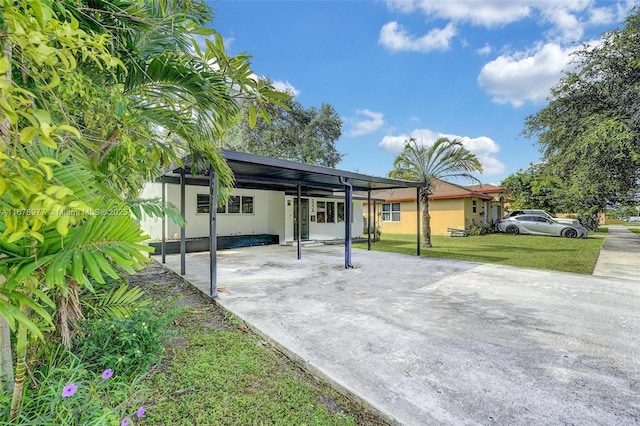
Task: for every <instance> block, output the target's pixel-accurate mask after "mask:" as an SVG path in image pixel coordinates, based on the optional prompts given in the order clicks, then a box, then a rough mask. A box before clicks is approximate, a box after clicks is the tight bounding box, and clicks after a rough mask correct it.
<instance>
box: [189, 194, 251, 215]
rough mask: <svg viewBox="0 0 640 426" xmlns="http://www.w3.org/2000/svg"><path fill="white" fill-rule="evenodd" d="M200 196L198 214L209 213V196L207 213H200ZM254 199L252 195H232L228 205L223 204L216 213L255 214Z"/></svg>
mask: <svg viewBox="0 0 640 426" xmlns="http://www.w3.org/2000/svg"><path fill="white" fill-rule="evenodd" d="M200 196H204V195H203V194H198V211H197V212H198V213H209V204H208V203H209V196H208V195H207V196H206V197H207V211H206V212H201V211H200ZM253 205H254V198H253V196H252V195H232V196H230V197H229V199H228V200H227V204H223V205H221V206H218V207H217V208H216V213H222V214H253V213H254V207H253Z"/></svg>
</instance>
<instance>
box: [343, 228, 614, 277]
mask: <svg viewBox="0 0 640 426" xmlns="http://www.w3.org/2000/svg"><path fill="white" fill-rule="evenodd" d="M603 237H604V234H599V233H595V234H591V235H589V237H588V238H585V239H575V240H574V239H569V238H559V237H540V236H534V235H507V234H489V235H482V236H471V237H449V236H439V235H436V236H432V237H431V242H432V244H433V248H430V249H425V248H423V249H422V256H425V257H435V258H441V259H457V260H468V261H472V262H483V263H496V264H500V265H510V266H521V267H525V268H536V269H550V270H554V271H564V272H576V273H580V274H591V273H592V272H593V268H594V267H595V265H596V261H597V260H598V255H599V253H600V249H601V248H602V244H603V243H604V238H603ZM354 247H358V248H365V249H366V248H367V244H366V243H363V244H354ZM372 249H373V250H379V251H390V252H395V253H406V254H415V253H416V237H415V235H393V234H383V235H382V238H381V241H378V242H376V243H373V244H372Z"/></svg>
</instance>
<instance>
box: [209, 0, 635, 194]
mask: <svg viewBox="0 0 640 426" xmlns="http://www.w3.org/2000/svg"><path fill="white" fill-rule="evenodd" d="M639 2H640V0H621V1H616V0H608V1H595V0H497V1H492V0H462V1H458V0H397V1H377V0H359V1H343V0H334V1H328V0H289V1H276V0H252V1H249V0H219V1H209V4H210V6H211V7H212V9H213V12H214V21H213V22H212V23H211V27H212V28H213V29H215V30H216V31H217V32H218V33H220V35H221V36H222V37H223V39H224V41H225V46H226V48H227V51H228V53H230V54H232V55H235V54H238V53H241V52H245V53H247V54H249V55H251V56H252V59H251V62H252V70H253V71H254V72H255V73H256V74H257V75H261V76H265V77H268V78H270V79H271V80H272V81H273V82H274V84H275V85H276V87H278V88H279V89H282V90H284V89H287V90H290V91H291V92H292V93H294V94H295V99H296V101H298V102H299V103H301V104H302V105H303V106H304V107H306V108H309V107H316V108H319V107H320V106H321V105H322V104H324V103H326V104H330V105H332V106H333V107H334V109H335V110H336V111H337V112H338V114H339V115H340V117H341V119H342V122H343V124H342V136H341V138H340V139H339V140H338V141H337V142H336V147H337V149H338V151H339V152H341V153H343V154H345V156H344V158H343V159H342V161H341V163H340V164H338V166H337V168H339V169H343V170H347V171H354V172H359V173H365V174H369V175H373V176H386V175H387V174H388V173H389V172H390V171H391V170H392V168H393V160H394V159H395V158H396V156H397V155H398V154H399V153H400V152H401V151H402V148H403V146H404V142H405V141H406V140H407V139H408V138H409V137H415V138H417V139H418V141H419V142H420V143H423V144H427V145H428V144H431V143H433V142H434V141H435V140H436V139H437V138H438V137H441V136H445V137H449V138H460V139H461V140H462V142H463V143H464V145H465V146H466V147H467V148H468V149H469V150H470V151H471V152H473V153H474V154H476V156H477V157H478V158H479V160H480V162H481V163H482V166H483V169H484V171H483V173H482V174H477V177H478V178H479V179H480V180H481V181H482V182H483V183H492V184H499V183H500V182H501V181H502V179H504V178H505V177H506V176H508V175H510V174H512V173H515V172H517V171H518V170H520V169H527V168H528V167H529V165H530V164H531V163H536V162H538V161H539V160H540V151H539V146H538V145H537V144H536V141H535V139H534V140H530V139H527V138H525V137H524V136H522V134H521V133H522V130H523V129H524V122H525V119H526V117H527V116H529V115H531V114H535V113H536V112H537V111H539V110H540V109H541V108H543V107H544V106H545V104H546V100H547V98H548V96H549V89H550V88H551V87H552V86H554V85H555V84H557V83H558V81H559V80H560V78H561V77H562V75H563V72H564V71H567V70H571V69H572V64H571V58H572V56H571V53H572V52H573V51H575V50H576V49H578V48H579V47H580V46H581V45H582V44H583V43H590V44H595V43H597V42H598V40H599V39H600V37H601V35H602V34H603V33H604V32H606V31H611V30H613V29H618V28H623V27H624V19H625V18H626V16H628V14H629V11H630V9H631V8H632V7H633V6H634V5H635V4H638V3H639ZM461 183H462V182H461Z"/></svg>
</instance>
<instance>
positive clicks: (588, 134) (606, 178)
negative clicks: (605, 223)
mask: <svg viewBox="0 0 640 426" xmlns="http://www.w3.org/2000/svg"><path fill="white" fill-rule="evenodd" d="M639 57H640V8H638V7H636V8H635V9H633V11H632V12H631V14H630V15H629V16H628V17H627V19H626V27H625V28H623V29H620V30H615V31H611V32H609V33H606V34H604V35H603V36H602V38H601V43H600V44H598V45H596V46H588V45H585V46H583V48H582V49H581V50H579V51H578V52H577V53H576V54H575V61H574V65H575V66H576V67H577V69H576V71H573V72H569V73H567V74H566V76H565V77H564V78H563V79H562V80H561V81H560V82H559V83H558V84H557V85H556V86H555V87H554V88H553V89H552V91H551V95H552V96H551V99H550V101H549V103H548V105H547V106H545V107H544V108H543V109H541V110H540V111H538V112H537V113H536V114H534V115H531V116H529V117H527V119H526V121H525V129H524V131H523V133H524V134H525V135H526V136H529V137H532V136H537V138H538V143H539V144H540V147H541V151H542V153H543V159H544V161H545V162H546V164H547V166H546V167H547V169H548V172H549V173H551V174H553V175H554V176H556V177H557V178H558V179H559V180H560V181H561V182H562V184H563V186H564V187H565V188H566V190H565V191H564V194H565V195H566V197H567V202H568V203H569V204H570V207H571V209H572V210H575V211H577V212H578V213H581V214H583V215H585V216H587V217H588V218H590V221H589V222H590V223H595V224H597V220H596V218H597V214H598V212H600V211H603V210H604V209H605V207H607V206H609V205H614V204H617V203H619V202H625V201H627V200H629V199H630V198H632V197H633V196H635V194H636V193H637V192H638V189H640V144H639V143H638V140H640V98H639V97H638V87H639V86H640V61H638V58H639Z"/></svg>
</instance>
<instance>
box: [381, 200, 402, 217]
mask: <svg viewBox="0 0 640 426" xmlns="http://www.w3.org/2000/svg"><path fill="white" fill-rule="evenodd" d="M382 221H383V222H400V203H383V204H382Z"/></svg>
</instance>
